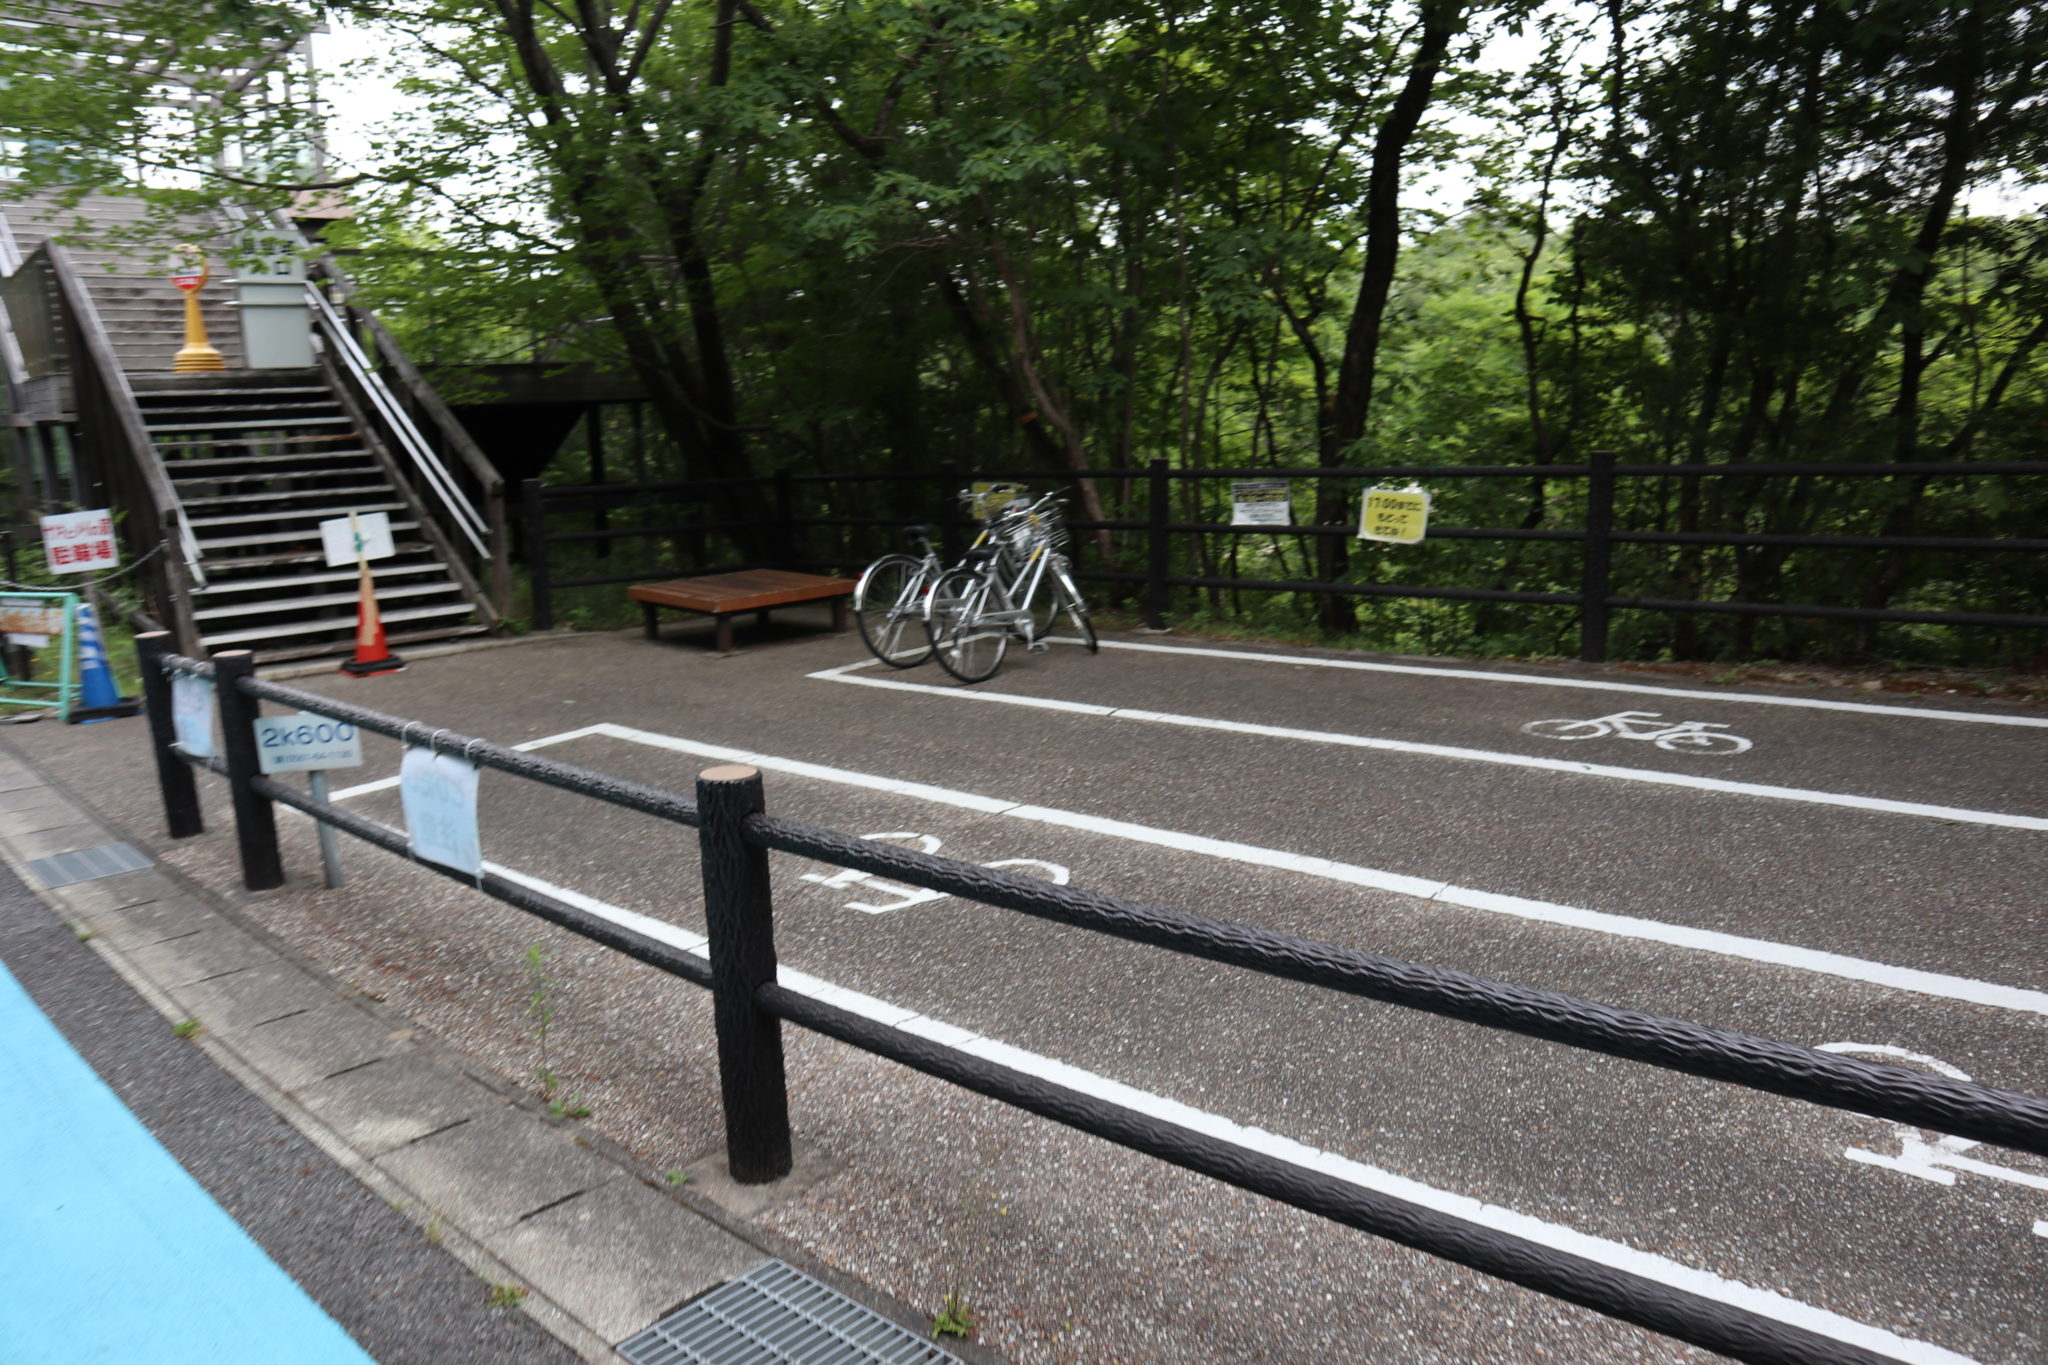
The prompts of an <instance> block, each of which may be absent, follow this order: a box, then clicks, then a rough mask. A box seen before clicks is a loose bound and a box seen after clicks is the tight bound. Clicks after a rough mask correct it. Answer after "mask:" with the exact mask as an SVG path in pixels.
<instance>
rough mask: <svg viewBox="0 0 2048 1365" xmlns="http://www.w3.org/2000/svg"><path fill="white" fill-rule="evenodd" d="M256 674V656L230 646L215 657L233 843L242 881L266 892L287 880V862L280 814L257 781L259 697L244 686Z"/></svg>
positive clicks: (221, 741)
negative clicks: (280, 835) (239, 855)
mask: <svg viewBox="0 0 2048 1365" xmlns="http://www.w3.org/2000/svg"><path fill="white" fill-rule="evenodd" d="M255 673H256V656H255V655H254V654H251V653H250V652H249V651H248V650H246V649H230V650H228V651H226V652H225V653H222V654H216V655H214V656H213V690H214V700H215V702H216V703H217V704H218V705H219V707H220V747H221V756H222V757H223V758H225V759H227V763H228V791H229V792H230V794H231V795H232V796H233V797H234V805H235V843H236V844H237V845H238V846H239V847H240V849H241V852H242V885H244V886H246V887H248V888H249V889H250V890H251V891H268V890H270V889H271V888H272V887H276V886H283V885H284V861H283V859H282V858H280V857H279V856H278V852H277V815H276V812H275V811H274V810H273V809H272V807H271V804H270V801H269V799H268V798H267V797H262V796H258V795H257V794H256V788H255V786H254V785H253V784H254V782H255V780H256V776H257V773H258V771H259V769H258V766H257V762H256V713H257V701H256V699H255V698H254V697H252V696H250V695H249V694H248V693H246V692H244V691H243V690H242V689H241V686H240V684H241V681H242V679H244V678H248V677H253V676H254V675H255Z"/></svg>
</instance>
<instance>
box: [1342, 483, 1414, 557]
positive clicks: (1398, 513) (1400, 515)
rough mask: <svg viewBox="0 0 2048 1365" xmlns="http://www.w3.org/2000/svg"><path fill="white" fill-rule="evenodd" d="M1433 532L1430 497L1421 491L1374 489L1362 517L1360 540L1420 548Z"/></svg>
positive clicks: (1369, 495)
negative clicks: (1431, 527) (1427, 536)
mask: <svg viewBox="0 0 2048 1365" xmlns="http://www.w3.org/2000/svg"><path fill="white" fill-rule="evenodd" d="M1428 530H1429V494H1427V493H1425V492H1423V491H1422V490H1421V489H1420V488H1416V487H1413V486H1411V487H1408V488H1370V489H1367V490H1366V494H1365V506H1364V507H1363V508H1362V509H1361V510H1360V511H1359V514H1358V538H1359V539H1360V540H1384V541H1387V542H1389V543H1391V544H1395V545H1418V544H1420V543H1421V542H1422V537H1423V535H1424V534H1425V533H1426V532H1427V531H1428Z"/></svg>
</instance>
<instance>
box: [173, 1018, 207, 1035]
mask: <svg viewBox="0 0 2048 1365" xmlns="http://www.w3.org/2000/svg"><path fill="white" fill-rule="evenodd" d="M204 1027H206V1026H205V1025H204V1024H202V1023H200V1022H199V1021H198V1020H197V1019H181V1020H179V1021H178V1022H177V1023H175V1024H173V1025H171V1032H172V1033H175V1034H177V1035H178V1036H179V1037H180V1038H185V1039H190V1038H192V1037H193V1036H194V1035H195V1034H197V1033H198V1032H199V1030H200V1029H202V1028H204Z"/></svg>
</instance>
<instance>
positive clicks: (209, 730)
mask: <svg viewBox="0 0 2048 1365" xmlns="http://www.w3.org/2000/svg"><path fill="white" fill-rule="evenodd" d="M171 730H172V732H173V733H174V734H175V735H176V736H177V737H178V747H179V748H180V749H183V750H184V751H185V752H186V753H188V754H190V755H192V757H194V758H212V757H213V753H214V750H213V679H211V678H201V677H195V676H194V675H193V674H190V673H174V674H172V675H171Z"/></svg>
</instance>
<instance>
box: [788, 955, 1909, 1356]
mask: <svg viewBox="0 0 2048 1365" xmlns="http://www.w3.org/2000/svg"><path fill="white" fill-rule="evenodd" d="M755 1000H756V1001H757V1002H758V1003H759V1004H760V1006H761V1007H762V1008H763V1009H764V1010H766V1011H768V1012H769V1013H771V1014H773V1015H776V1016H777V1017H779V1018H782V1019H787V1020H788V1021H789V1022H790V1023H793V1024H798V1025H801V1026H802V1027H804V1028H807V1029H810V1030H812V1031H813V1032H815V1033H821V1034H824V1035H825V1036H826V1037H828V1038H836V1039H838V1040H839V1041H840V1042H842V1043H848V1044H850V1045H852V1046H854V1047H857V1048H859V1049H861V1050H862V1051H863V1052H872V1053H874V1054H875V1055H876V1056H879V1057H886V1058H888V1059H889V1060H891V1061H893V1062H897V1063H899V1064H901V1065H903V1066H907V1067H910V1068H911V1069H912V1070H914V1071H922V1072H923V1073H924V1074H926V1075H927V1076H936V1077H938V1078H939V1079H940V1080H944V1081H950V1082H952V1083H953V1084H954V1085H957V1086H960V1087H961V1088H962V1089H965V1090H972V1091H974V1092H975V1093H976V1094H980V1095H986V1096H988V1097H989V1098H991V1099H995V1100H1000V1101H1002V1102H1003V1103H1005V1104H1010V1105H1014V1106H1016V1107H1017V1108H1019V1109H1022V1110H1025V1111H1026V1112H1028V1113H1032V1114H1037V1115H1038V1116H1039V1117H1041V1118H1048V1119H1051V1120H1053V1121H1054V1122H1056V1123H1062V1124H1065V1125H1066V1126H1068V1127H1069V1128H1076V1129H1079V1130H1080V1131H1082V1132H1084V1133H1090V1134H1093V1135H1094V1136H1096V1137H1099V1138H1106V1139H1108V1140H1109V1141H1111V1142H1114V1143H1116V1144H1117V1145H1118V1146H1120V1147H1128V1148H1130V1149H1132V1150H1133V1151H1138V1152H1143V1153H1145V1154H1146V1155H1148V1156H1152V1157H1156V1158H1158V1159H1159V1160H1161V1161H1166V1162H1170V1163H1172V1164H1173V1165H1175V1166H1180V1167H1182V1168H1184V1169H1186V1170H1190V1171H1194V1172H1196V1173H1198V1174H1201V1175H1206V1176H1208V1177H1210V1178H1211V1179H1214V1180H1220V1181H1223V1182H1224V1183H1225V1184H1229V1185H1235V1186H1237V1187H1238V1188H1239V1189H1243V1190H1249V1191H1251V1192H1252V1193H1253V1194H1259V1195H1264V1196H1265V1197H1266V1198H1268V1199H1276V1200H1278V1201H1280V1202H1281V1203H1283V1204H1291V1205H1293V1206H1294V1207H1295V1208H1299V1209H1305V1210H1307V1211H1308V1212H1310V1213H1314V1214H1317V1215H1319V1216H1321V1217H1324V1218H1328V1219H1331V1220H1332V1221H1334V1222H1338V1223H1343V1224H1345V1225H1347V1226H1349V1227H1354V1228H1357V1229H1359V1230H1360V1231H1362V1232H1368V1233H1371V1234H1373V1235H1374V1236H1376V1237H1384V1238H1386V1239H1387V1240H1388V1241H1392V1242H1399V1243H1400V1244H1401V1245H1403V1246H1408V1247H1413V1248H1415V1249H1416V1250H1417V1251H1424V1252H1427V1253H1429V1254H1430V1255H1432V1256H1438V1257H1441V1258H1443V1259H1444V1260H1447V1261H1455V1262H1457V1263H1458V1264H1459V1265H1464V1266H1470V1267H1471V1268H1472V1269H1474V1270H1478V1271H1481V1272H1483V1273H1485V1274H1487V1275H1491V1276H1494V1277H1495V1278H1498V1279H1503V1280H1511V1281H1513V1282H1514V1283H1516V1284H1519V1285H1522V1286H1524V1287H1526V1288H1529V1289H1534V1290H1536V1291H1537V1292H1539V1293H1543V1294H1548V1295H1550V1296H1552V1297H1553V1298H1559V1299H1566V1300H1569V1301H1570V1302H1572V1303H1576V1304H1580V1305H1583V1306H1585V1307H1587V1308H1592V1309H1594V1310H1596V1311H1598V1312H1601V1313H1605V1314H1607V1315H1608V1316H1609V1317H1614V1318H1619V1319H1621V1320H1622V1321H1624V1322H1632V1323H1635V1324H1636V1325H1637V1326H1640V1327H1647V1328H1649V1329H1650V1330H1651V1331H1654V1332H1662V1333H1664V1334H1665V1335H1666V1336H1672V1337H1677V1338H1679V1339H1681V1340H1684V1341H1689V1342H1691V1343H1693V1344H1694V1345H1696V1346H1703V1347H1705V1348H1707V1349H1708V1350H1710V1351H1718V1352H1720V1353H1721V1354H1722V1355H1726V1356H1731V1357H1733V1358H1734V1359H1736V1360H1744V1361H1750V1362H1754V1363H1755V1365H1877V1362H1880V1361H1893V1360H1895V1357H1892V1356H1887V1355H1880V1354H1877V1353H1875V1352H1871V1351H1866V1350H1864V1349H1862V1348H1861V1347H1857V1346H1853V1345H1850V1344H1849V1343H1847V1342H1844V1341H1839V1340H1837V1339H1835V1338H1833V1337H1827V1336H1822V1335H1821V1334H1819V1333H1817V1332H1812V1331H1808V1330H1806V1329H1805V1328H1801V1327H1797V1326H1794V1325H1792V1324H1790V1323H1786V1322H1782V1321H1779V1320H1777V1319H1775V1318H1769V1317H1765V1316H1764V1315H1762V1314H1760V1313H1756V1312H1753V1311H1751V1310H1749V1309H1745V1308H1740V1307H1737V1306H1734V1305H1731V1304H1728V1303H1723V1302H1721V1301H1719V1300H1715V1299H1711V1298H1707V1297H1706V1296H1704V1295H1699V1294H1692V1293H1688V1292H1687V1291H1685V1290H1682V1289H1678V1288H1674V1287H1673V1286H1671V1285H1667V1284H1661V1283H1659V1282H1658V1281H1656V1280H1652V1279H1649V1278H1646V1277H1644V1276H1641V1275H1635V1274H1631V1273H1629V1272H1628V1271H1625V1270H1619V1269H1616V1268H1615V1267H1613V1266H1609V1265H1603V1264H1601V1263H1600V1262H1598V1261H1594V1260H1591V1259H1589V1258H1587V1257H1583V1256H1577V1255H1574V1254H1572V1253H1570V1252H1567V1251H1560V1250H1558V1249H1557V1248H1555V1247H1549V1246H1545V1245H1543V1244H1541V1243H1538V1242H1533V1241H1530V1240H1527V1239H1525V1238H1522V1237H1517V1236H1515V1235H1514V1234H1513V1233H1508V1232H1501V1231H1498V1230H1496V1229H1493V1228H1489V1227H1486V1226H1483V1225H1482V1224H1479V1223H1475V1222H1473V1221H1471V1220H1469V1219H1465V1218H1460V1217H1458V1216H1457V1215H1455V1214H1450V1213H1444V1212H1441V1211H1439V1210H1437V1209H1432V1208H1428V1207H1426V1206H1425V1205H1422V1204H1418V1203H1415V1202H1413V1201H1410V1200H1406V1199H1401V1198H1398V1197H1397V1196H1394V1195H1391V1194H1386V1193H1383V1192H1381V1191H1378V1190H1371V1189H1367V1188H1365V1187H1364V1186H1361V1185H1357V1184H1353V1183H1352V1182H1350V1181H1347V1180H1342V1179H1339V1178H1338V1177H1336V1176H1332V1175H1327V1174H1325V1173H1323V1172H1320V1171H1313V1170H1310V1169H1308V1168H1307V1167H1304V1166H1300V1165H1296V1164H1295V1163H1293V1162H1290V1161H1285V1160H1283V1159H1281V1158H1279V1157H1276V1156H1271V1155H1269V1154H1267V1153H1264V1152H1259V1151H1254V1150H1252V1149H1251V1148H1249V1147H1245V1146H1241V1145H1239V1144H1237V1143H1234V1142H1230V1141H1227V1140H1225V1139H1223V1138H1217V1137H1212V1136H1210V1135H1208V1134H1206V1133H1198V1132H1195V1131H1194V1130H1193V1129H1190V1128H1186V1127H1183V1126H1181V1125H1180V1124H1176V1123H1170V1122H1168V1121H1166V1120H1164V1119H1160V1118H1155V1117H1153V1116H1151V1115H1149V1114H1142V1113H1139V1112H1137V1111H1135V1110H1132V1109H1126V1108H1124V1107H1123V1106H1122V1105H1118V1104H1112V1103H1110V1102H1109V1101H1107V1100H1103V1099H1098V1098H1096V1097H1095V1096H1092V1095H1087V1094H1083V1093H1082V1092H1080V1091H1078V1090H1073V1089H1069V1088H1068V1087H1066V1086H1062V1085H1057V1084H1055V1083H1053V1082H1051V1081H1047V1080H1044V1079H1042V1078H1040V1077H1037V1076H1032V1075H1028V1074H1026V1073H1024V1072H1022V1071H1017V1070H1014V1069H1013V1068H1010V1067H1006V1066H1003V1065H1001V1064H999V1063H996V1062H991V1061H988V1060H986V1059H985V1058H981V1057H976V1056H973V1055H971V1054H968V1053H964V1052H961V1051H958V1050H957V1049H954V1048H950V1047H947V1046H945V1045H944V1044H942V1043H936V1042H932V1041H931V1040H929V1039H925V1038H919V1037H917V1036H916V1035H915V1034H910V1033H905V1032H903V1031H902V1030H901V1029H897V1028H892V1027H890V1026H889V1025H887V1024H883V1023H879V1022H877V1021H876V1020H873V1019H869V1018H866V1017H865V1016H862V1015H858V1014H854V1013H852V1012H851V1011H848V1010H844V1009H841V1008H839V1007H838V1006H836V1005H831V1004H827V1003H826V1002H824V1001H821V1000H816V999H813V998H812V997H810V996H807V995H802V994H799V993H798V992H796V991H793V990H790V989H789V988H788V987H786V986H780V985H768V986H763V987H761V988H760V989H759V990H758V991H757V992H755Z"/></svg>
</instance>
